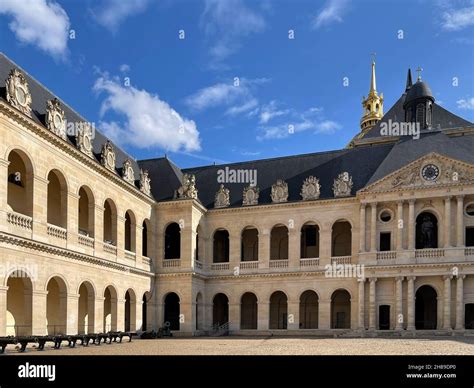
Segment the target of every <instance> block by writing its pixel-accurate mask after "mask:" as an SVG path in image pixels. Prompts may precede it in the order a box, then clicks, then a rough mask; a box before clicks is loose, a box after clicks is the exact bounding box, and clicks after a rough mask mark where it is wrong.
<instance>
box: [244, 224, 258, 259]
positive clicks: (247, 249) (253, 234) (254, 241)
mask: <svg viewBox="0 0 474 388" xmlns="http://www.w3.org/2000/svg"><path fill="white" fill-rule="evenodd" d="M241 241H242V244H241V250H240V252H241V257H240V259H241V261H258V230H257V229H255V228H252V227H249V228H245V229H244V230H243V231H242V240H241Z"/></svg>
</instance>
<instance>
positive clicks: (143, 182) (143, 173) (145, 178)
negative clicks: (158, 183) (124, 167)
mask: <svg viewBox="0 0 474 388" xmlns="http://www.w3.org/2000/svg"><path fill="white" fill-rule="evenodd" d="M140 191H141V192H142V193H145V194H146V195H151V179H150V177H149V174H148V170H142V169H140Z"/></svg>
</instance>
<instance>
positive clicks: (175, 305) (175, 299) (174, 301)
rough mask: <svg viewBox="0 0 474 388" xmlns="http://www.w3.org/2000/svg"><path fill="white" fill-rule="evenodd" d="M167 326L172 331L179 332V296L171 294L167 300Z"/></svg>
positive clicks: (167, 296)
mask: <svg viewBox="0 0 474 388" xmlns="http://www.w3.org/2000/svg"><path fill="white" fill-rule="evenodd" d="M165 324H169V328H170V330H179V296H178V295H177V294H175V293H174V292H170V293H169V294H168V295H166V298H165Z"/></svg>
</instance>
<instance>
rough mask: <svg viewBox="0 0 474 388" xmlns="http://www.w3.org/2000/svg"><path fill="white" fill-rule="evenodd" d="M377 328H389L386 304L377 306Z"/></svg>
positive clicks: (388, 310) (388, 311)
mask: <svg viewBox="0 0 474 388" xmlns="http://www.w3.org/2000/svg"><path fill="white" fill-rule="evenodd" d="M379 329H380V330H389V329H390V306H388V305H386V304H383V305H381V306H379Z"/></svg>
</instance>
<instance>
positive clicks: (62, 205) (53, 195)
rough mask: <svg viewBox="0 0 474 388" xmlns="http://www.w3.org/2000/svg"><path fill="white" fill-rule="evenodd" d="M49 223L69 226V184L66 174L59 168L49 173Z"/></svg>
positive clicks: (64, 226)
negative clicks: (67, 183)
mask: <svg viewBox="0 0 474 388" xmlns="http://www.w3.org/2000/svg"><path fill="white" fill-rule="evenodd" d="M47 213H48V214H47V217H48V224H52V225H56V226H59V227H61V228H64V229H66V227H67V185H66V179H64V176H63V175H62V174H61V173H60V172H59V171H57V170H51V171H50V172H49V174H48V210H47Z"/></svg>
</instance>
